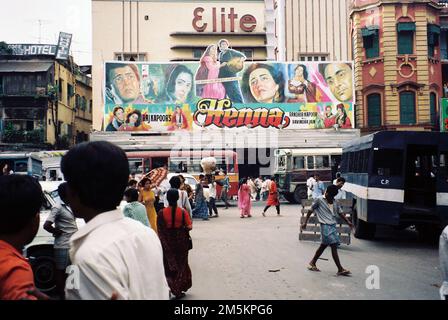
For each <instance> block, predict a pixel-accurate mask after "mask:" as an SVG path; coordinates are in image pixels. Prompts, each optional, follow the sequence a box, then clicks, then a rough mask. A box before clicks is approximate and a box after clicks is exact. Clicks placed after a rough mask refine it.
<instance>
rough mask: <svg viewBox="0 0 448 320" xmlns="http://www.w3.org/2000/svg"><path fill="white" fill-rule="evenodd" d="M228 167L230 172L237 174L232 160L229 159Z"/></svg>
mask: <svg viewBox="0 0 448 320" xmlns="http://www.w3.org/2000/svg"><path fill="white" fill-rule="evenodd" d="M227 165H228V172H229V173H234V172H235V161H233V159H232V158H227Z"/></svg>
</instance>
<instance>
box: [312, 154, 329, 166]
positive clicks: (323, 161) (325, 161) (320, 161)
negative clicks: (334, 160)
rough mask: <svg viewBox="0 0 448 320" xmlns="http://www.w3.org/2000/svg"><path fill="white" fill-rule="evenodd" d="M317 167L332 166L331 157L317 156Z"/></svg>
mask: <svg viewBox="0 0 448 320" xmlns="http://www.w3.org/2000/svg"><path fill="white" fill-rule="evenodd" d="M315 161H316V169H323V168H329V167H330V157H329V156H316V157H315Z"/></svg>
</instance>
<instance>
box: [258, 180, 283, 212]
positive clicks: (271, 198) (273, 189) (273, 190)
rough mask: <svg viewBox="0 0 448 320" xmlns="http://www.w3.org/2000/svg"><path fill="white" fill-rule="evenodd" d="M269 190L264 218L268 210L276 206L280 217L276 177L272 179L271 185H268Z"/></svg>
mask: <svg viewBox="0 0 448 320" xmlns="http://www.w3.org/2000/svg"><path fill="white" fill-rule="evenodd" d="M268 190H269V195H268V201H267V202H266V207H265V208H264V210H263V212H262V215H263V217H266V214H265V213H266V210H268V209H269V208H270V207H271V206H275V209H277V215H278V216H280V201H279V199H278V190H277V184H276V183H275V177H271V183H270V184H269V185H268Z"/></svg>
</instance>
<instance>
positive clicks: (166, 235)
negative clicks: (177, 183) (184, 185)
mask: <svg viewBox="0 0 448 320" xmlns="http://www.w3.org/2000/svg"><path fill="white" fill-rule="evenodd" d="M167 199H168V203H169V207H167V208H164V209H162V210H160V211H159V213H158V214H157V226H158V230H159V238H160V242H161V244H162V248H163V264H164V267H165V276H166V280H167V282H168V286H169V287H170V289H171V293H172V294H173V295H174V296H175V297H176V299H179V298H182V297H183V296H184V295H185V292H186V291H187V290H188V289H190V288H191V285H192V283H191V270H190V267H189V266H188V251H189V250H190V249H191V245H190V244H191V240H190V235H189V233H188V232H189V231H190V230H191V229H192V222H191V219H190V215H189V214H188V212H187V211H186V210H184V209H181V208H179V207H178V206H177V200H179V192H178V190H176V189H170V190H168V192H167Z"/></svg>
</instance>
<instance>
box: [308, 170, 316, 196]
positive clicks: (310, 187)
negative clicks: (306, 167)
mask: <svg viewBox="0 0 448 320" xmlns="http://www.w3.org/2000/svg"><path fill="white" fill-rule="evenodd" d="M315 183H316V179H314V174H313V175H312V176H310V177H309V178H308V180H306V187H307V188H308V192H307V194H308V199H311V198H312V197H313V187H314V184H315Z"/></svg>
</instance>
